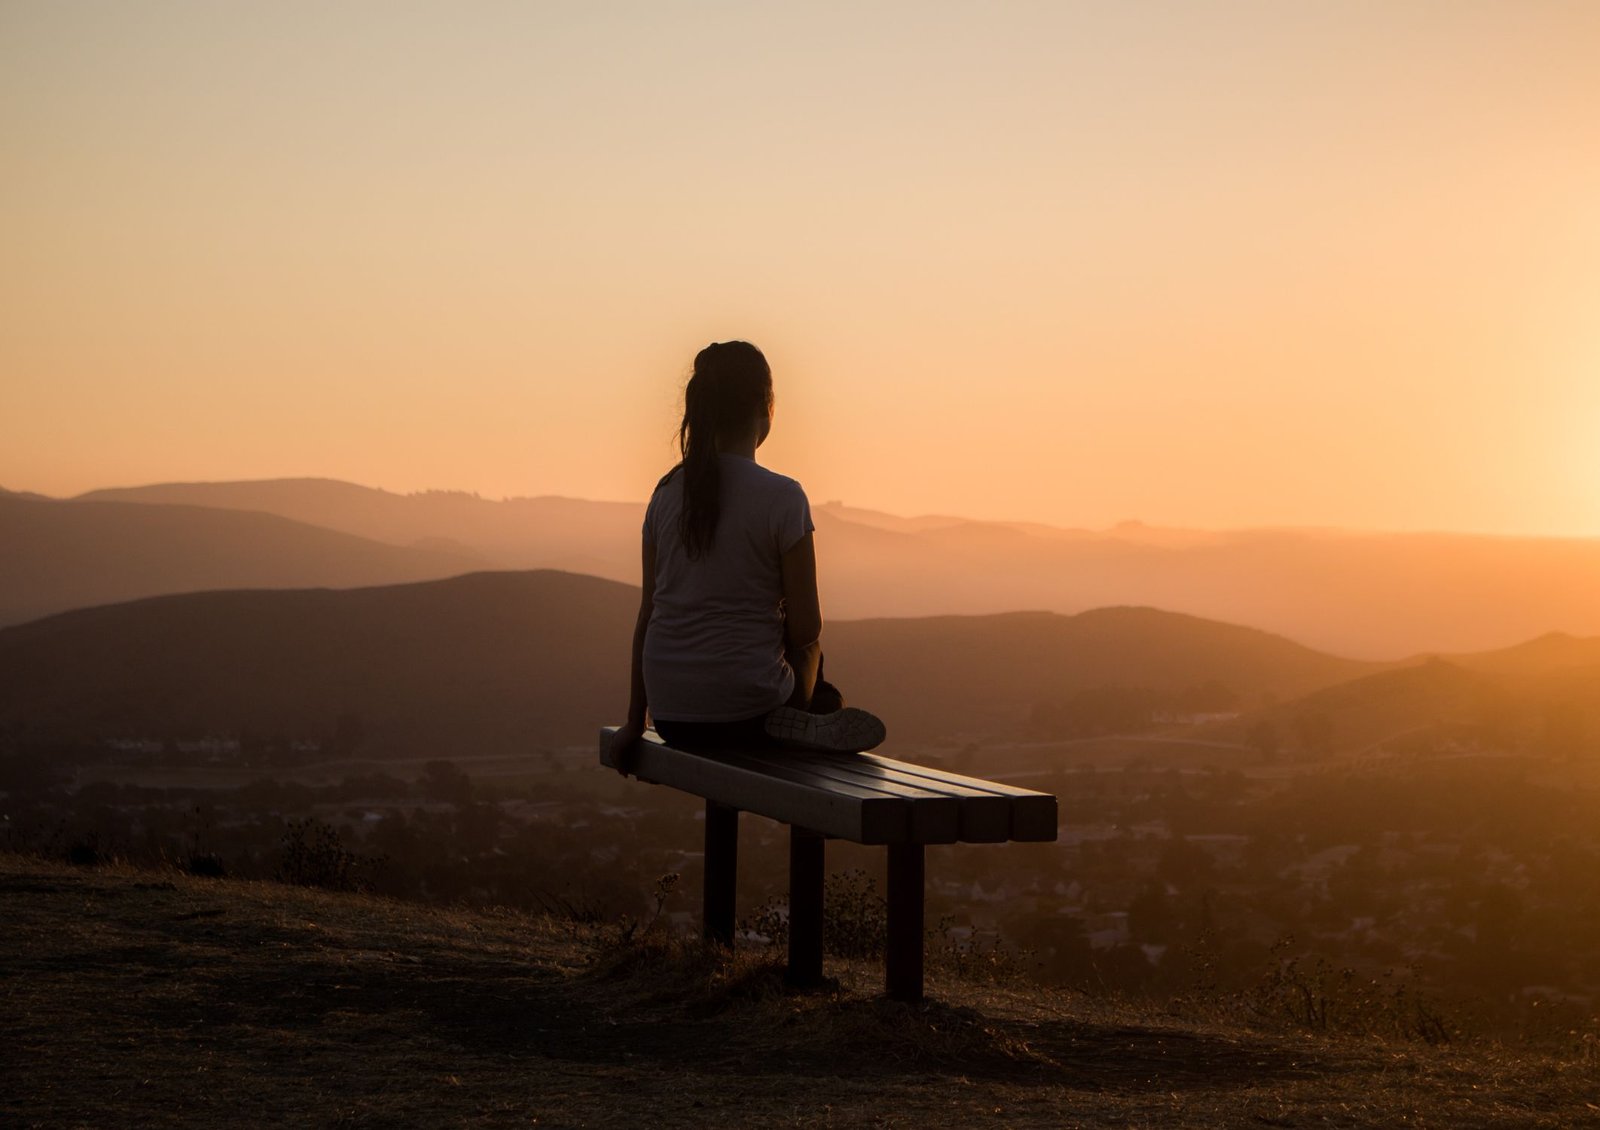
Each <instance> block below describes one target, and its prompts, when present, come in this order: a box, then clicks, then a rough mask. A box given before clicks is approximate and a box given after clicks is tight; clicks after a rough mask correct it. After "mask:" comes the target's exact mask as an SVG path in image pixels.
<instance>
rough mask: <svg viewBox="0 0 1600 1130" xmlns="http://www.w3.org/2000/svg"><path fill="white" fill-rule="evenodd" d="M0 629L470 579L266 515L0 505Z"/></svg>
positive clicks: (438, 564)
mask: <svg viewBox="0 0 1600 1130" xmlns="http://www.w3.org/2000/svg"><path fill="white" fill-rule="evenodd" d="M0 546H4V551H3V552H0V625H3V624H15V623H19V622H22V621H26V620H31V619H34V618H37V617H40V616H46V615H49V614H51V613H54V612H60V611H64V610H66V609H71V608H82V607H85V606H89V605H98V604H109V603H112V602H115V601H124V600H133V599H136V598H138V597H142V596H153V595H156V594H158V593H170V592H192V591H196V590H201V589H238V588H299V587H306V586H310V585H332V586H337V587H352V586H356V585H377V584H389V583H395V582H401V581H416V580H422V579H425V578H429V577H447V576H451V575H453V574H456V573H464V572H467V571H468V570H470V569H474V568H479V567H481V564H480V559H479V558H477V557H476V556H474V555H473V554H471V553H467V552H445V551H440V550H435V549H425V548H417V547H411V546H401V545H386V544H383V543H380V542H376V541H371V540H368V539H366V538H362V537H356V536H354V535H351V534H348V533H341V532H337V531H334V530H327V529H321V528H319V527H315V526H308V525H305V524H303V523H300V522H295V521H290V520H289V519H286V518H281V517H278V516H275V515H272V514H260V513H252V512H248V511H242V510H217V509H210V508H207V507H201V506H164V505H146V504H138V503H132V502H58V501H54V500H48V499H39V498H28V497H22V496H19V495H14V494H4V493H0Z"/></svg>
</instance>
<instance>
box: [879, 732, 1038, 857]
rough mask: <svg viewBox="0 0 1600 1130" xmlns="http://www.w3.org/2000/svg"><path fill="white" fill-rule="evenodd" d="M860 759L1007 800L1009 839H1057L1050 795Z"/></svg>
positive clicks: (901, 763)
mask: <svg viewBox="0 0 1600 1130" xmlns="http://www.w3.org/2000/svg"><path fill="white" fill-rule="evenodd" d="M857 756H858V757H860V758H861V759H862V760H863V761H866V762H868V763H869V764H876V765H883V766H892V767H894V768H895V769H898V770H900V771H901V772H904V773H908V774H910V775H912V776H914V777H920V778H922V779H924V780H926V781H929V782H938V781H942V782H947V783H949V784H951V785H959V786H962V787H964V788H970V789H976V790H979V791H981V792H985V793H989V794H990V795H994V796H1001V797H1005V798H1007V799H1008V800H1009V801H1010V809H1011V828H1010V834H1009V838H1010V839H1013V840H1022V841H1028V842H1033V843H1052V842H1054V841H1055V839H1056V837H1057V833H1058V823H1059V816H1058V814H1057V810H1056V798H1055V797H1054V796H1052V795H1051V794H1050V793H1041V792H1037V791H1035V790H1033V789H1024V788H1019V787H1018V786H1016V785H1007V784H1003V783H1001V782H1000V781H986V780H983V779H981V778H978V777H966V776H963V775H962V774H960V773H949V772H946V771H945V770H943V769H930V768H929V767H928V766H926V765H914V764H912V763H911V762H909V761H895V760H894V759H893V758H888V757H881V756H879V755H878V754H875V753H862V754H858V755H857Z"/></svg>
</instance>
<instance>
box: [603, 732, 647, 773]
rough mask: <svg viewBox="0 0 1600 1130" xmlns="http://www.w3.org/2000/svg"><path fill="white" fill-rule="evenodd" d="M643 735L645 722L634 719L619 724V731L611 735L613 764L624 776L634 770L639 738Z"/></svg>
mask: <svg viewBox="0 0 1600 1130" xmlns="http://www.w3.org/2000/svg"><path fill="white" fill-rule="evenodd" d="M643 736H644V723H643V722H642V721H632V720H629V721H627V722H624V723H623V724H622V725H620V726H618V727H617V732H616V733H614V734H612V735H611V750H610V752H611V765H612V768H614V769H616V771H617V772H618V773H620V774H621V775H622V776H624V777H626V776H628V775H629V774H630V773H632V772H633V765H634V761H635V759H636V758H637V756H638V746H639V739H640V738H642V737H643Z"/></svg>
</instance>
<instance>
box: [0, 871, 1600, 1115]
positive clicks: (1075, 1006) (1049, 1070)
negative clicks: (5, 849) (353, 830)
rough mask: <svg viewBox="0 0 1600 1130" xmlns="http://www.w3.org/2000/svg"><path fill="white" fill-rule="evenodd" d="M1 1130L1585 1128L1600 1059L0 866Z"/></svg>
mask: <svg viewBox="0 0 1600 1130" xmlns="http://www.w3.org/2000/svg"><path fill="white" fill-rule="evenodd" d="M0 907H3V908H4V911H5V915H4V927H3V934H0V939H3V940H0V994H3V995H0V1009H3V1020H0V1124H4V1125H7V1126H32V1125H41V1126H80V1125H81V1126H116V1125H140V1126H207V1127H210V1126H217V1125H223V1124H232V1125H236V1126H237V1125H258V1124H266V1123H287V1124H298V1125H343V1124H349V1125H364V1126H366V1125H418V1126H462V1125H469V1126H477V1125H484V1126H499V1125H523V1126H526V1125H534V1124H537V1125H541V1126H596V1127H605V1126H623V1125H628V1126H638V1125H643V1126H703V1125H708V1124H717V1125H738V1126H767V1125H824V1126H828V1125H839V1126H857V1125H861V1126H884V1127H890V1126H923V1125H953V1126H967V1125H978V1124H992V1125H1002V1124H1004V1125H1025V1126H1027V1125H1036V1126H1091V1127H1110V1126H1117V1127H1124V1126H1219V1125H1226V1126H1286V1127H1298V1126H1306V1127H1309V1126H1385V1127H1389V1126H1402V1125H1404V1126H1424V1127H1426V1126H1438V1127H1490V1126H1494V1127H1500V1126H1575V1125H1589V1124H1592V1125H1600V1073H1597V1071H1596V1067H1595V1065H1594V1064H1592V1063H1583V1062H1578V1061H1573V1062H1565V1061H1562V1060H1560V1059H1554V1058H1539V1057H1533V1056H1528V1055H1514V1054H1511V1053H1509V1052H1497V1051H1494V1050H1492V1049H1477V1050H1471V1051H1465V1052H1463V1051H1444V1052H1441V1051H1435V1050H1432V1049H1425V1048H1413V1047H1409V1046H1395V1045H1385V1044H1378V1043H1354V1042H1336V1041H1326V1040H1322V1041H1313V1040H1309V1039H1306V1038H1303V1037H1290V1036H1285V1035H1280V1034H1272V1033H1261V1032H1253V1031H1250V1030H1247V1029H1242V1028H1237V1027H1227V1026H1224V1025H1205V1024H1195V1023H1193V1022H1188V1021H1184V1022H1179V1021H1174V1020H1172V1019H1171V1018H1163V1017H1160V1016H1155V1015H1151V1014H1149V1013H1147V1012H1146V1013H1141V1012H1139V1011H1137V1010H1133V1009H1129V1008H1125V1007H1119V1006H1115V1005H1111V1004H1106V1003H1103V1002H1100V1003H1097V1002H1094V1001H1089V1000H1086V999H1084V998H1081V997H1071V996H1064V995H1056V994H1044V993H1040V992H1039V991H1038V990H1036V989H1030V988H1024V987H1021V986H1016V987H1010V986H1005V985H995V984H984V983H981V982H977V981H957V980H952V979H948V978H945V979H937V980H935V981H934V982H932V983H931V985H930V990H931V994H932V996H933V998H934V999H931V1000H930V1001H929V1002H928V1003H926V1004H924V1005H920V1006H908V1005H903V1004H895V1003H892V1002H889V1001H886V1000H884V999H882V997H881V996H880V995H878V990H879V980H878V979H879V975H880V974H879V971H878V970H877V969H875V968H872V967H870V966H867V965H860V964H854V963H831V964H830V967H829V969H830V972H831V973H833V974H835V975H837V976H838V978H839V982H838V984H837V986H836V987H833V988H830V989H829V990H828V991H824V992H817V993H810V994H792V993H789V992H787V991H785V989H784V987H783V983H782V974H781V970H780V969H778V968H777V967H775V966H773V965H772V964H770V962H769V961H768V960H765V959H763V957H762V956H761V955H760V954H756V953H744V952H741V953H738V954H734V955H726V954H721V953H716V952H707V951H705V950H703V949H702V948H700V947H698V946H695V945H689V944H685V943H681V942H672V941H667V940H662V939H659V938H649V937H647V938H646V939H645V940H643V941H636V942H632V943H629V944H626V945H624V944H621V943H619V941H618V940H617V932H616V931H614V930H610V929H599V930H597V929H595V928H593V927H586V926H577V925H570V924H565V923H561V922H558V921H554V920H551V919H544V918H537V917H528V916H524V915H518V914H509V913H482V912H471V913H467V912H453V911H443V910H435V909H428V908H423V907H418V906H413V905H409V904H404V903H396V902H388V901H384V900H379V899H373V898H365V897H360V896H353V895H333V894H326V893H321V892H317V891H308V890H302V889H298V888H289V887H282V886H277V885H273V884H257V883H240V882H218V881H209V880H202V879H194V878H189V877H185V876H180V875H168V874H156V873H150V872H139V871H133V870H126V869H120V868H101V869H96V870H82V869H72V868H68V867H65V866H60V865H55V864H47V863H40V862H37V861H31V860H24V859H20V858H16V857H0Z"/></svg>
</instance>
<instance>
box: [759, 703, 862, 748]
mask: <svg viewBox="0 0 1600 1130" xmlns="http://www.w3.org/2000/svg"><path fill="white" fill-rule="evenodd" d="M766 730H767V735H768V736H769V737H773V738H776V739H777V740H778V741H780V742H782V743H783V744H784V745H786V746H790V747H792V748H795V749H811V750H821V751H827V752H833V753H858V752H860V751H861V750H864V749H872V748H874V747H876V746H880V745H882V744H883V739H884V736H885V731H884V728H883V723H882V722H881V721H879V720H878V717H877V716H876V715H874V714H868V713H867V712H866V711H865V710H857V709H856V708H855V707H853V706H847V707H845V708H844V709H843V710H835V711H834V712H833V713H832V714H811V713H808V712H806V711H804V710H796V709H795V708H794V707H792V706H780V707H778V709H776V710H774V711H773V712H772V713H771V714H768V715H767V721H766Z"/></svg>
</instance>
